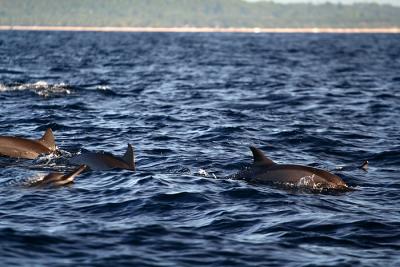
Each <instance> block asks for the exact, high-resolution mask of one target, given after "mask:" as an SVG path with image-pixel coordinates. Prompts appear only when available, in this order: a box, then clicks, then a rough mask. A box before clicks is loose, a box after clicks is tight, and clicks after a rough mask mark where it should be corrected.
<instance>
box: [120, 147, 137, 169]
mask: <svg viewBox="0 0 400 267" xmlns="http://www.w3.org/2000/svg"><path fill="white" fill-rule="evenodd" d="M122 159H123V160H124V161H125V162H126V163H127V164H128V166H129V168H130V169H131V170H135V168H136V166H135V154H134V152H133V147H132V145H131V144H128V148H127V149H126V152H125V154H124V155H123V156H122Z"/></svg>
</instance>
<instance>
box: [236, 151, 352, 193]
mask: <svg viewBox="0 0 400 267" xmlns="http://www.w3.org/2000/svg"><path fill="white" fill-rule="evenodd" d="M250 149H251V152H252V153H253V158H254V163H253V164H252V165H251V166H250V167H249V168H248V169H245V170H242V171H239V172H238V173H237V174H235V175H233V176H232V177H230V178H232V179H242V180H246V181H249V182H254V183H270V184H277V185H284V186H294V187H304V188H310V189H317V190H321V189H337V190H344V191H348V190H350V188H349V187H348V186H347V184H346V183H345V182H344V181H343V180H342V179H341V178H340V177H339V176H337V175H335V174H332V173H330V172H328V171H325V170H321V169H317V168H314V167H309V166H303V165H294V164H277V163H275V162H274V161H272V160H271V159H269V158H268V157H267V156H265V154H264V153H263V152H262V151H261V150H260V149H258V148H256V147H254V146H251V147H250Z"/></svg>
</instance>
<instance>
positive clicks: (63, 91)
mask: <svg viewBox="0 0 400 267" xmlns="http://www.w3.org/2000/svg"><path fill="white" fill-rule="evenodd" d="M14 91H29V92H33V93H35V94H36V95H38V96H42V97H51V96H55V95H69V94H71V88H70V86H68V85H67V84H65V83H57V84H49V83H47V82H45V81H38V82H36V83H23V84H17V85H4V84H0V92H14Z"/></svg>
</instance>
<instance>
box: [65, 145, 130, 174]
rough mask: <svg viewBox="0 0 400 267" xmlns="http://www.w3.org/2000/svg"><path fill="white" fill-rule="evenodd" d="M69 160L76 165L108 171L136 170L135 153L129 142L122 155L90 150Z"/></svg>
mask: <svg viewBox="0 0 400 267" xmlns="http://www.w3.org/2000/svg"><path fill="white" fill-rule="evenodd" d="M69 161H70V162H71V163H72V164H76V165H81V164H85V165H87V166H88V167H89V168H90V169H91V170H94V171H106V170H112V169H127V170H132V171H134V170H135V155H134V152H133V148H132V146H131V145H130V144H128V149H127V150H126V152H125V154H124V155H123V156H122V157H118V156H114V155H113V154H111V153H107V152H98V153H94V152H88V153H82V154H80V155H76V156H74V157H72V158H71V159H70V160H69Z"/></svg>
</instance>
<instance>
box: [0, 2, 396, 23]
mask: <svg viewBox="0 0 400 267" xmlns="http://www.w3.org/2000/svg"><path fill="white" fill-rule="evenodd" d="M0 25H24V26H31V25H37V26H129V27H182V26H193V27H267V28H270V27H333V28H340V27H358V28H367V27H399V26H400V7H393V6H390V5H377V4H354V5H340V4H330V3H326V4H322V5H313V4H287V5H285V4H276V3H273V2H257V3H248V2H244V1H242V0H0Z"/></svg>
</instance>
